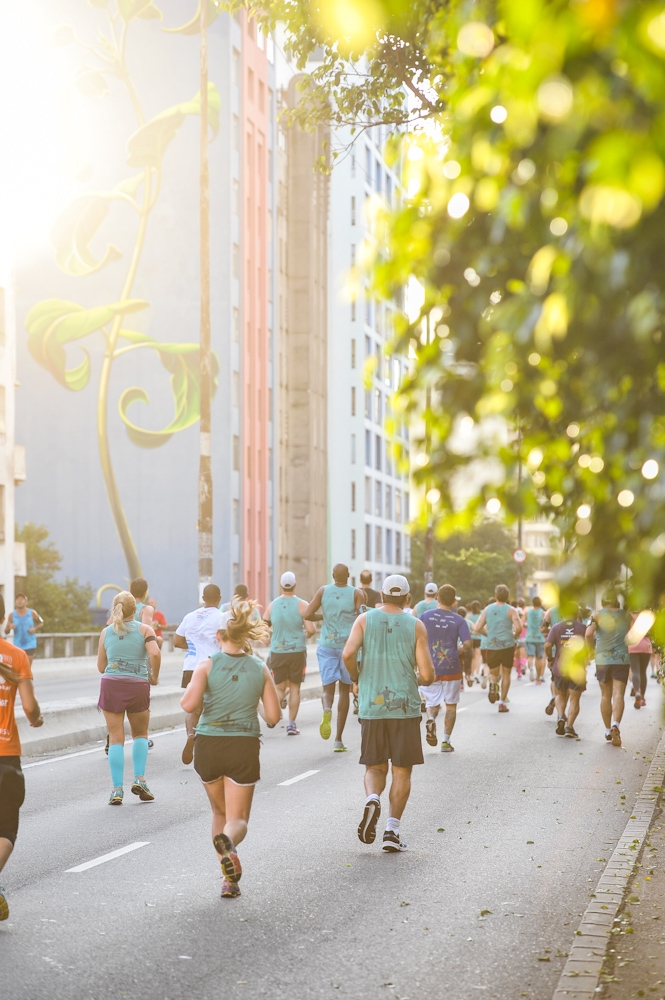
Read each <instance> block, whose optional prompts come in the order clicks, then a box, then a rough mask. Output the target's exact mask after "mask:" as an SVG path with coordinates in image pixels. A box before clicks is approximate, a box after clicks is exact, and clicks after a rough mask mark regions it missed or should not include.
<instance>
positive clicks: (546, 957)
mask: <svg viewBox="0 0 665 1000" xmlns="http://www.w3.org/2000/svg"><path fill="white" fill-rule="evenodd" d="M549 960H550V956H549V955H544V956H541V957H540V958H539V959H538V961H539V962H549ZM575 975H577V973H575Z"/></svg>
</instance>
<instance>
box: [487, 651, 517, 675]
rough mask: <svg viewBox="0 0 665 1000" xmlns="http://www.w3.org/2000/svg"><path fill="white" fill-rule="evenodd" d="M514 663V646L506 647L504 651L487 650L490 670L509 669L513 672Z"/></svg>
mask: <svg viewBox="0 0 665 1000" xmlns="http://www.w3.org/2000/svg"><path fill="white" fill-rule="evenodd" d="M514 662H515V647H514V646H506V647H505V648H504V649H488V650H487V666H488V667H489V668H490V670H498V668H499V667H508V669H509V670H511V669H512V666H513V663H514Z"/></svg>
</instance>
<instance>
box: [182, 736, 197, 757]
mask: <svg viewBox="0 0 665 1000" xmlns="http://www.w3.org/2000/svg"><path fill="white" fill-rule="evenodd" d="M195 739H196V736H195V734H194V733H192V735H191V736H188V737H187V742H186V743H185V745H184V747H183V748H182V758H181V759H182V762H183V764H191V763H192V761H193V760H194V741H195Z"/></svg>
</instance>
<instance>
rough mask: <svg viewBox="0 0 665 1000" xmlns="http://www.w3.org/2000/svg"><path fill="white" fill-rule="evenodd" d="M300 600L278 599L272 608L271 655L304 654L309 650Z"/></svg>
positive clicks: (295, 598) (294, 598)
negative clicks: (300, 610) (299, 609)
mask: <svg viewBox="0 0 665 1000" xmlns="http://www.w3.org/2000/svg"><path fill="white" fill-rule="evenodd" d="M299 604H300V598H299V597H296V596H295V595H294V596H293V597H284V596H282V597H277V598H276V599H275V600H274V601H273V602H272V607H271V608H270V623H271V625H272V635H271V636H270V652H271V653H302V652H304V651H305V650H306V649H307V642H306V635H305V623H304V622H303V619H302V615H301V614H300V612H299V611H298V605H299Z"/></svg>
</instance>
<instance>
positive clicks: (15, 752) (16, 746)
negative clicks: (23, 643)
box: [0, 639, 32, 757]
mask: <svg viewBox="0 0 665 1000" xmlns="http://www.w3.org/2000/svg"><path fill="white" fill-rule="evenodd" d="M0 660H2V662H3V663H5V664H6V665H7V666H8V667H11V668H12V670H14V671H15V672H16V673H17V674H18V675H19V677H20V679H21V680H32V670H31V668H30V660H29V659H28V657H27V656H26V654H25V653H24V652H23V650H22V649H19V648H18V646H13V645H12V644H11V643H10V642H7V641H6V640H5V639H0ZM17 691H18V687H17V686H16V684H11V683H10V682H9V681H7V680H5V678H4V677H3V676H2V674H0V757H20V755H21V740H20V739H19V735H18V726H17V725H16V716H15V714H14V708H15V702H16V692H17Z"/></svg>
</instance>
